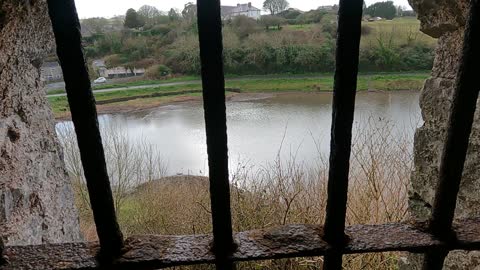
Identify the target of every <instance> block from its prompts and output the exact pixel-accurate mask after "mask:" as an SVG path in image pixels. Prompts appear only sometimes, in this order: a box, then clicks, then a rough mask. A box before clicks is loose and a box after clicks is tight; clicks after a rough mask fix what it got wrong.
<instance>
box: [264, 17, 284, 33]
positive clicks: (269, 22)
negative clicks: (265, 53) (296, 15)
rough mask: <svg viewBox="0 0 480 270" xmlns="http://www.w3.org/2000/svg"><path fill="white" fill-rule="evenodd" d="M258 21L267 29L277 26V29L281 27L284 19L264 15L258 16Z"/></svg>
mask: <svg viewBox="0 0 480 270" xmlns="http://www.w3.org/2000/svg"><path fill="white" fill-rule="evenodd" d="M260 23H261V24H262V25H263V26H264V27H265V29H266V30H267V31H268V30H269V29H270V27H272V26H277V28H278V29H281V28H282V24H285V19H284V18H282V17H278V16H272V15H264V16H262V17H260Z"/></svg>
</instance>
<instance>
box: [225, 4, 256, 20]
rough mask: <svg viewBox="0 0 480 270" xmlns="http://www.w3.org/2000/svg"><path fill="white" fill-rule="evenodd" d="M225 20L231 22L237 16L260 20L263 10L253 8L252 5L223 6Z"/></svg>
mask: <svg viewBox="0 0 480 270" xmlns="http://www.w3.org/2000/svg"><path fill="white" fill-rule="evenodd" d="M221 13H222V19H223V20H230V19H232V18H234V17H236V16H242V15H243V16H247V17H250V18H252V19H255V20H258V19H260V16H261V10H260V9H258V8H256V7H254V6H252V3H251V2H249V3H247V4H237V5H236V6H221Z"/></svg>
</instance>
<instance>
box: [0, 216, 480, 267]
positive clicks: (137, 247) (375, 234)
mask: <svg viewBox="0 0 480 270" xmlns="http://www.w3.org/2000/svg"><path fill="white" fill-rule="evenodd" d="M426 228H427V225H426V224H409V223H392V224H382V225H354V226H349V227H347V228H346V229H345V232H346V234H347V235H348V236H349V238H350V241H349V242H348V243H347V244H346V245H345V247H344V248H343V249H341V250H340V252H341V253H343V254H357V253H370V252H387V251H410V252H415V253H422V252H426V251H430V250H435V249H439V250H440V249H442V250H457V249H459V250H460V249H461V250H479V249H480V218H475V219H466V220H459V221H457V222H455V223H454V225H453V230H454V232H455V233H456V235H457V239H456V240H455V241H453V242H450V243H448V244H447V243H443V242H441V241H439V240H438V238H436V237H434V236H433V235H432V234H430V233H428V232H427V230H426ZM322 235H323V229H322V227H320V226H316V225H287V226H281V227H274V228H270V229H264V230H253V231H247V232H240V233H236V234H235V235H234V240H235V242H236V243H237V244H238V248H237V249H236V250H235V251H234V252H233V254H232V255H231V258H230V259H231V260H232V261H253V260H267V259H279V258H289V257H290V258H291V257H313V256H322V255H325V253H326V252H328V251H330V250H331V246H330V245H329V244H328V243H327V242H325V241H324V240H323V239H322ZM212 240H213V239H212V235H183V236H162V235H142V236H133V237H130V238H128V239H127V240H126V242H125V247H124V249H123V250H122V254H121V255H120V257H119V258H118V259H116V260H115V261H114V262H113V266H112V267H113V268H114V269H135V270H142V269H145V270H147V269H159V268H166V267H172V266H178V265H194V264H203V263H215V255H214V253H213V251H212V250H211V248H210V247H211V241H212ZM97 250H98V244H97V243H72V244H49V245H42V246H17V247H7V248H6V249H5V252H4V258H5V259H6V260H7V264H6V265H4V266H2V267H0V270H11V269H26V270H29V269H47V270H48V269H52V270H53V269H55V270H57V269H85V270H87V269H100V264H99V263H98V261H97V259H96V257H95V255H96V252H97Z"/></svg>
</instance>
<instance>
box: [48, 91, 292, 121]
mask: <svg viewBox="0 0 480 270" xmlns="http://www.w3.org/2000/svg"><path fill="white" fill-rule="evenodd" d="M281 94H283V93H232V92H229V93H227V95H226V100H227V102H229V101H230V102H244V101H253V100H261V99H268V98H272V97H274V96H277V95H281ZM142 101H144V102H142ZM200 102H202V97H201V96H192V95H179V96H175V97H171V98H167V99H157V100H155V99H153V100H148V99H134V100H130V101H127V102H119V103H109V104H101V105H100V104H98V105H97V113H98V115H103V114H119V113H134V112H141V111H148V110H153V109H158V108H161V107H163V106H168V105H172V104H188V103H192V104H193V103H200ZM55 120H56V121H57V122H61V121H69V120H71V116H70V112H66V113H64V114H62V115H57V116H56V117H55Z"/></svg>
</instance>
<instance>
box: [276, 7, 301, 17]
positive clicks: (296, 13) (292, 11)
mask: <svg viewBox="0 0 480 270" xmlns="http://www.w3.org/2000/svg"><path fill="white" fill-rule="evenodd" d="M301 14H302V12H301V11H300V10H298V9H294V8H289V9H286V10H284V11H281V12H279V13H278V14H277V15H278V16H280V17H283V18H285V19H287V20H294V19H296V18H298V16H300V15H301Z"/></svg>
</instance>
